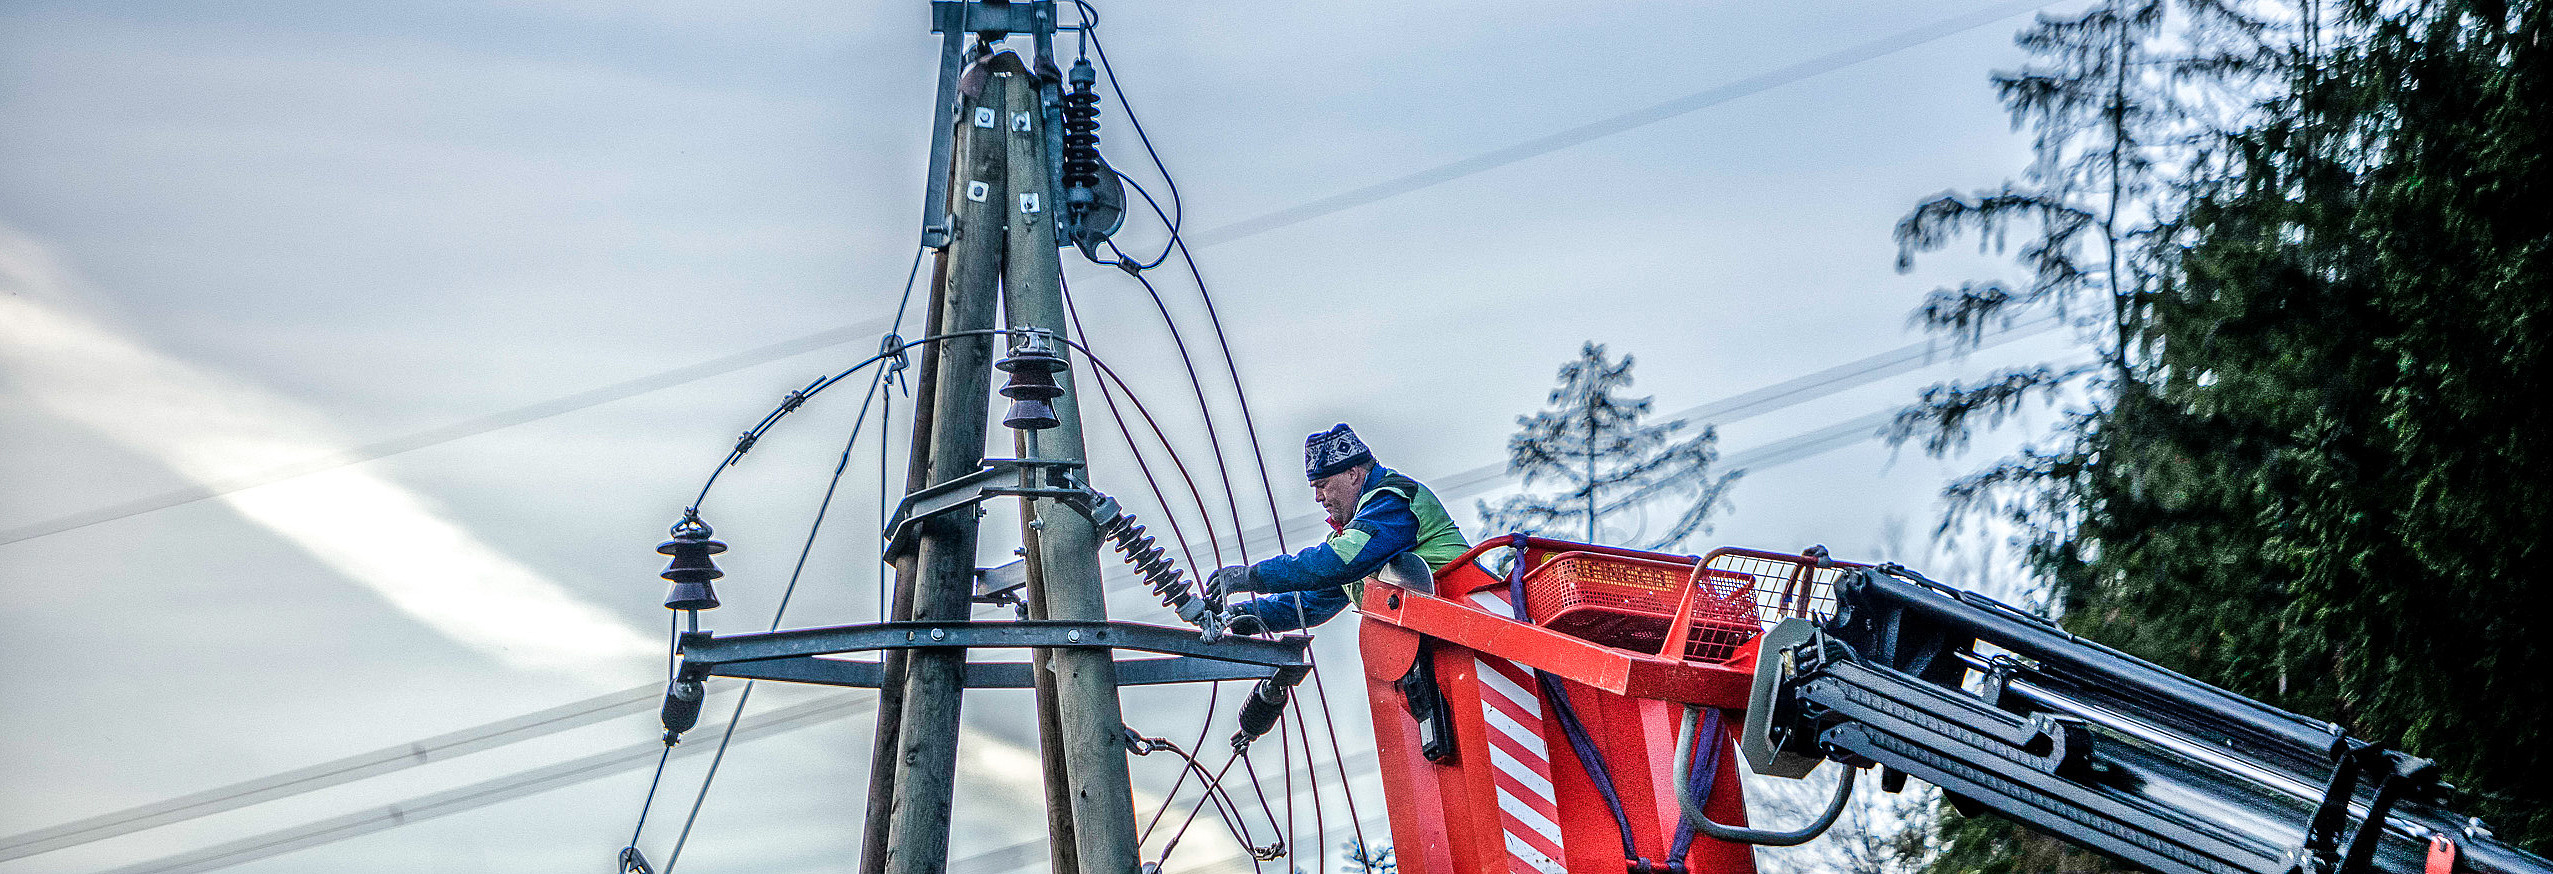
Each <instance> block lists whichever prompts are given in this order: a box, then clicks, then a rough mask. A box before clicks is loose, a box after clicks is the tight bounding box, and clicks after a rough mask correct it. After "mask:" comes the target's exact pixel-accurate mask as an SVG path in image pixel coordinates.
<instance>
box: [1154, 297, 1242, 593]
mask: <svg viewBox="0 0 2553 874" xmlns="http://www.w3.org/2000/svg"><path fill="white" fill-rule="evenodd" d="M1134 277H1135V281H1136V282H1138V283H1142V285H1143V287H1144V294H1146V295H1149V296H1151V298H1152V306H1153V309H1155V310H1158V311H1159V312H1160V313H1161V323H1162V324H1163V325H1165V326H1167V327H1168V328H1169V329H1170V345H1171V347H1172V348H1173V349H1175V350H1177V351H1178V353H1179V365H1180V366H1181V367H1183V368H1185V369H1186V370H1187V372H1188V387H1189V388H1190V389H1192V390H1193V391H1195V392H1196V396H1197V418H1198V419H1200V420H1202V421H1204V422H1205V426H1206V445H1207V446H1208V447H1210V448H1212V449H1213V450H1214V471H1215V479H1216V480H1218V481H1220V482H1221V483H1222V484H1223V505H1224V508H1225V510H1226V511H1228V512H1230V513H1231V514H1232V530H1233V532H1234V533H1236V534H1237V533H1239V532H1240V531H1241V501H1240V499H1238V498H1235V497H1233V492H1232V467H1231V465H1230V464H1228V463H1227V462H1226V461H1225V460H1224V456H1223V437H1222V434H1221V433H1220V432H1219V431H1218V430H1217V429H1216V428H1215V425H1214V404H1213V403H1211V402H1209V401H1207V400H1206V382H1205V379H1204V378H1203V377H1201V376H1199V375H1198V373H1197V360H1196V358H1195V357H1194V356H1191V355H1189V354H1188V340H1187V338H1186V337H1185V336H1183V332H1181V331H1180V330H1179V320H1178V319H1176V318H1173V317H1172V316H1171V315H1170V304H1169V303H1168V302H1167V301H1164V300H1162V299H1161V292H1160V291H1158V290H1156V289H1154V288H1153V287H1152V280H1149V279H1145V278H1144V277H1143V274H1140V273H1137V274H1134ZM1213 549H1214V563H1215V565H1216V566H1217V567H1220V566H1222V565H1223V563H1224V562H1223V545H1222V544H1221V543H1219V542H1218V543H1216V544H1214V545H1213ZM1201 570H1202V569H1201Z"/></svg>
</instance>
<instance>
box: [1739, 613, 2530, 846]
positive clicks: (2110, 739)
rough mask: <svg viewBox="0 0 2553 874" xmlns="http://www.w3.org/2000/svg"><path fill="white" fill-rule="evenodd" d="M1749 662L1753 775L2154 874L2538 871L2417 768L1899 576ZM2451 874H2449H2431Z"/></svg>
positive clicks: (1769, 640) (2304, 721)
mask: <svg viewBox="0 0 2553 874" xmlns="http://www.w3.org/2000/svg"><path fill="white" fill-rule="evenodd" d="M1835 603H1836V608H1835V612H1834V613H1833V615H1832V616H1831V617H1828V618H1825V619H1824V620H1822V621H1817V622H1813V623H1812V622H1810V621H1807V620H1790V621H1787V622H1785V623H1784V625H1783V626H1782V627H1777V628H1776V629H1774V631H1773V632H1771V633H1770V634H1768V635H1767V636H1766V638H1765V639H1764V640H1763V641H1762V642H1761V643H1760V646H1762V647H1763V649H1764V654H1763V657H1762V658H1761V659H1760V661H1759V663H1758V672H1757V687H1758V693H1757V696H1756V699H1755V702H1754V703H1755V705H1756V706H1755V707H1754V708H1753V709H1751V710H1750V711H1749V712H1748V714H1747V720H1746V731H1745V743H1744V746H1745V747H1746V753H1747V757H1748V759H1749V761H1750V764H1751V765H1752V766H1753V767H1754V768H1755V769H1756V770H1757V771H1758V772H1760V773H1768V774H1775V775H1781V776H1799V775H1800V774H1802V773H1805V771H1806V770H1807V768H1808V767H1811V766H1814V765H1815V764H1816V763H1817V762H1818V761H1835V762H1838V763H1840V764H1843V765H1846V766H1848V767H1853V768H1869V767H1873V766H1877V767H1879V768H1881V769H1882V775H1883V778H1884V779H1883V782H1884V783H1886V784H1888V785H1890V786H1891V788H1894V787H1895V786H1896V785H1899V784H1902V782H1903V780H1904V778H1905V777H1906V776H1910V775H1911V776H1913V777H1916V778H1919V779H1922V780H1924V781H1926V782H1930V783H1932V784H1934V785H1937V786H1940V787H1941V788H1942V789H1943V790H1945V791H1946V792H1948V793H1950V795H1951V800H1952V802H1953V804H1954V805H1956V806H1958V807H1959V808H1960V809H1961V810H1962V811H1963V812H1969V813H1974V812H1976V811H1978V810H1992V811H1994V812H1996V813H1999V814H2002V815H2003V816H2005V817H2008V818H2011V819H2013V820H2016V821H2019V822H2022V823H2024V824H2026V825H2029V826H2030V827H2032V828H2035V829H2038V830H2040V831H2043V832H2046V833H2048V834H2051V835H2054V836H2056V837H2059V838H2063V839H2065V840H2068V841H2071V842H2074V843H2076V844H2079V845H2082V846H2084V847H2086V848H2089V849H2092V850H2095V851H2098V852H2100V853H2103V854H2106V855H2109V856H2112V857H2115V858H2118V859H2120V860H2123V861H2126V862H2129V863H2131V864H2135V865H2138V866H2140V867H2144V868H2147V869H2150V870H2153V871H2158V872H2166V874H2182V872H2189V874H2202V872H2204V874H2219V872H2228V874H2230V872H2257V874H2286V872H2307V874H2321V872H2359V871H2381V872H2423V871H2445V870H2453V871H2470V872H2494V874H2496V872H2509V874H2516V872H2553V864H2548V863H2547V862H2546V861H2545V860H2544V859H2542V858H2540V857H2537V856H2534V855H2532V854H2529V853H2526V852H2524V851H2522V850H2518V849H2516V848H2514V847H2511V846H2509V845H2507V844H2504V843H2501V842H2499V841H2497V840H2495V839H2493V838H2492V837H2491V834H2490V832H2489V831H2488V830H2487V829H2485V828H2484V827H2483V826H2482V825H2481V823H2480V822H2479V821H2478V820H2473V819H2469V818H2467V817H2463V816H2459V815H2456V814H2455V813H2454V812H2452V811H2451V810H2449V809H2448V808H2447V807H2445V806H2444V805H2445V803H2446V801H2447V800H2448V797H2449V796H2450V794H2451V792H2452V790H2451V788H2450V787H2447V786H2445V785H2444V784H2441V783H2439V782H2438V781H2437V779H2436V774H2437V767H2436V765H2435V764H2433V763H2431V762H2428V761H2426V760H2423V759H2418V758H2414V757H2412V756H2409V755H2406V754H2403V753H2400V752H2395V751H2390V750H2384V749H2381V748H2378V747H2375V746H2374V745H2371V744H2368V743H2365V742H2363V741H2359V740H2356V739H2353V738H2350V737H2348V736H2347V735H2346V734H2344V733H2343V732H2342V730H2341V729H2340V727H2339V726H2336V725H2332V724H2330V723H2326V722H2319V721H2316V720H2312V719H2308V718H2305V717H2301V716H2297V715H2295V714H2292V713H2287V712H2285V711H2281V710H2278V709H2276V708H2272V707H2269V706H2268V705H2264V704H2261V703H2260V702H2257V701H2252V700H2250V699H2247V698H2243V697H2241V696H2239V695H2235V694H2233V693H2231V692H2227V691H2225V690H2223V689H2219V688H2216V687H2214V686H2210V685H2207V684H2205V683H2201V682H2198V681H2196V680H2192V679H2190V678H2188V677H2185V676H2182V675H2180V674H2176V673H2173V672H2171V671H2168V670H2164V669H2163V668H2161V667H2158V666H2156V665H2154V664H2152V663H2149V662H2146V661H2143V660H2140V659H2137V658H2135V657H2133V656H2129V655H2127V654H2125V653H2121V652H2119V651H2117V650H2114V649H2111V648H2109V647H2106V646H2102V645H2100V644H2097V643H2093V642H2090V641H2087V640H2083V639H2080V638H2077V637H2074V636H2072V635H2070V634H2067V633H2066V632H2064V631H2063V630H2061V629H2059V628H2057V627H2056V626H2054V625H2053V624H2051V623H2049V622H2048V621H2047V620H2045V619H2041V618H2039V617H2036V616H2033V615H2030V614H2028V613H2025V612H2023V611H2021V610H2018V609H2015V608H2013V607H2011V606H2008V605H2005V604H2001V603H1998V602H1996V601H1993V600H1991V599H1988V598H1984V597H1982V596H1979V595H1976V594H1974V593H1970V592H1963V591H1959V590H1956V589H1951V588H1949V587H1946V586H1942V585H1940V584H1937V583H1933V582H1932V581H1930V580H1926V579H1924V578H1923V577H1921V576H1920V575H1917V574H1915V573H1913V572H1910V571H1906V570H1904V569H1902V568H1896V567H1893V566H1888V567H1880V568H1862V569H1857V570H1856V571H1854V572H1853V573H1852V574H1850V575H1849V576H1847V577H1845V578H1844V579H1843V580H1842V581H1841V582H1840V584H1839V585H1837V586H1836V589H1835ZM2440 866H2444V867H2440Z"/></svg>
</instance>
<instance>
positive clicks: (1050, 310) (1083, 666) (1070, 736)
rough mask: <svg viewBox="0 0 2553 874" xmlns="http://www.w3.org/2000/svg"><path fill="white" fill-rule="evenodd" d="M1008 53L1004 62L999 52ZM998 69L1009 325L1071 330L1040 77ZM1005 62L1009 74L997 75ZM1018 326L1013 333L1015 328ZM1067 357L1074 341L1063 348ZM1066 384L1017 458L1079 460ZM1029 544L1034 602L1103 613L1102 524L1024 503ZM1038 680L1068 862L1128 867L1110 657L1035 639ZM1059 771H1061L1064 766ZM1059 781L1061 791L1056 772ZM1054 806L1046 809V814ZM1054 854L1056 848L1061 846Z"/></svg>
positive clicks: (1064, 615) (1074, 612)
mask: <svg viewBox="0 0 2553 874" xmlns="http://www.w3.org/2000/svg"><path fill="white" fill-rule="evenodd" d="M1005 61H1007V62H1008V63H1007V64H1005V63H1003V62H1005ZM994 62H995V64H994V70H995V71H996V72H995V76H996V77H997V79H998V80H999V81H1001V82H1003V83H1004V89H1003V90H1004V93H1005V95H1006V98H1005V100H1006V105H1007V106H1010V107H1014V108H1013V109H1012V110H1011V111H1010V113H1009V114H1008V115H1007V116H1005V119H1006V122H1007V123H1006V124H1005V125H1004V126H1005V127H1006V128H1007V129H1008V130H1009V132H1010V148H1009V155H1010V166H1011V171H1012V172H1011V174H1010V177H1009V178H1010V201H1011V202H1010V205H1009V209H1010V245H1009V250H1010V251H1009V258H1008V260H1007V262H1006V263H1005V265H1004V270H1003V272H1002V305H1003V310H1004V313H1005V317H1006V319H1007V320H1008V322H1009V325H1010V327H1011V328H1012V329H1013V330H1022V331H1024V330H1043V331H1046V332H1048V333H1051V334H1053V335H1054V336H1056V337H1065V336H1069V335H1068V332H1067V331H1066V330H1065V329H1066V323H1065V322H1066V320H1065V315H1064V293H1063V269H1064V267H1063V260H1062V257H1061V256H1060V254H1059V253H1058V251H1057V250H1056V243H1055V215H1056V212H1057V210H1058V209H1059V208H1060V207H1061V205H1062V198H1061V197H1060V196H1059V193H1058V192H1057V191H1055V190H1054V184H1055V183H1054V179H1053V177H1051V176H1049V175H1048V174H1047V173H1046V172H1045V169H1046V167H1047V166H1048V160H1047V148H1048V143H1049V142H1050V141H1052V138H1050V137H1049V136H1047V130H1046V128H1047V125H1048V123H1049V120H1050V119H1049V117H1048V116H1047V114H1046V113H1044V112H1042V111H1038V109H1039V107H1038V99H1037V92H1038V89H1037V84H1036V81H1035V78H1034V77H1033V76H1030V75H1029V74H1028V71H1027V70H1026V69H1025V68H1023V67H1021V66H1020V64H1019V59H1018V57H1017V56H1014V55H1010V54H1007V53H1005V54H1002V55H1000V56H997V57H996V58H994ZM1005 72H1007V73H1009V74H1010V75H1007V76H1004V73H1005ZM1014 336H1015V337H1016V336H1018V335H1014ZM1057 351H1058V352H1059V353H1062V354H1065V355H1067V356H1068V357H1069V355H1070V350H1069V349H1068V348H1067V349H1059V350H1057ZM1055 382H1056V384H1057V385H1058V386H1060V387H1062V388H1063V389H1064V394H1063V396H1061V397H1058V398H1056V399H1055V400H1054V405H1055V419H1056V421H1057V422H1058V424H1057V425H1056V426H1055V427H1053V428H1048V429H1045V430H1042V431H1031V430H1022V431H1019V432H1018V437H1017V444H1018V449H1019V455H1020V457H1022V458H1044V459H1051V460H1055V461H1064V462H1075V463H1078V462H1082V461H1084V460H1085V455H1084V452H1085V450H1084V446H1083V443H1082V423H1081V411H1080V403H1079V396H1078V394H1077V393H1076V392H1075V391H1074V388H1075V386H1074V385H1073V372H1072V371H1071V370H1065V371H1062V372H1059V373H1057V374H1055ZM1020 515H1021V517H1022V518H1023V520H1024V521H1023V529H1022V532H1021V533H1022V536H1023V538H1024V540H1025V542H1026V543H1027V546H1028V552H1029V556H1030V562H1029V576H1028V580H1029V584H1028V591H1029V598H1030V603H1031V604H1033V605H1039V606H1042V608H1043V609H1042V610H1038V609H1036V608H1035V607H1032V612H1042V613H1043V614H1044V618H1049V619H1058V620H1068V621H1074V620H1078V621H1092V622H1096V621H1103V620H1106V619H1107V618H1108V605H1107V601H1106V598H1105V596H1104V592H1103V591H1102V589H1101V588H1100V576H1099V535H1098V534H1097V532H1095V531H1094V530H1093V529H1092V525H1091V520H1090V517H1089V516H1086V515H1083V513H1082V511H1080V510H1076V509H1074V508H1072V507H1069V506H1066V505H1065V504H1064V503H1062V502H1060V501H1057V500H1054V499H1052V498H1040V499H1036V500H1033V501H1031V502H1029V506H1027V507H1025V508H1023V511H1022V512H1021V514H1020ZM1040 652H1041V653H1042V654H1043V658H1042V659H1041V661H1042V662H1043V665H1042V666H1041V669H1040V673H1041V674H1044V675H1046V676H1042V677H1040V683H1039V686H1038V696H1039V702H1038V703H1039V708H1038V709H1039V711H1040V716H1041V720H1040V721H1041V723H1046V722H1048V719H1047V717H1050V716H1051V720H1052V723H1053V724H1052V725H1046V726H1041V728H1042V730H1045V731H1052V730H1054V729H1056V728H1060V729H1061V731H1062V737H1061V738H1059V739H1058V738H1049V742H1048V743H1046V744H1045V745H1044V746H1045V749H1046V750H1047V751H1048V752H1049V754H1050V756H1051V754H1052V753H1053V752H1054V751H1056V750H1060V751H1061V753H1062V759H1063V761H1062V762H1061V765H1062V767H1061V768H1060V769H1059V768H1057V767H1056V764H1057V763H1055V762H1053V761H1049V762H1048V763H1047V767H1046V772H1047V798H1048V803H1049V804H1052V803H1054V801H1055V800H1056V797H1057V796H1058V795H1062V796H1065V797H1066V799H1067V801H1068V803H1069V804H1070V806H1071V812H1072V817H1071V825H1072V831H1071V833H1070V834H1069V835H1064V834H1059V835H1056V836H1055V837H1056V839H1057V842H1058V843H1070V844H1071V845H1072V846H1073V847H1074V857H1073V864H1074V865H1075V867H1074V868H1060V867H1059V868H1057V869H1056V870H1057V871H1058V872H1062V871H1067V870H1078V871H1080V872H1083V874H1134V871H1135V869H1136V865H1137V859H1136V852H1137V851H1136V847H1135V818H1134V817H1135V809H1134V792H1133V789H1132V787H1131V785H1130V783H1129V779H1128V776H1127V773H1126V741H1125V734H1124V732H1125V720H1124V716H1123V714H1122V713H1121V712H1120V711H1119V709H1118V701H1117V663H1116V661H1115V660H1114V657H1113V656H1112V655H1111V652H1110V650H1108V649H1105V648H1061V649H1052V650H1041V651H1040ZM1059 771H1060V773H1059ZM1058 777H1061V778H1062V779H1063V786H1062V787H1060V788H1062V789H1063V790H1064V791H1060V792H1059V791H1058V789H1059V787H1058V786H1057V785H1056V781H1057V778H1058ZM1053 813H1054V812H1053V811H1051V810H1050V811H1049V812H1048V814H1049V818H1050V819H1052V818H1053ZM1057 856H1058V857H1059V859H1060V857H1061V853H1060V852H1059V853H1057Z"/></svg>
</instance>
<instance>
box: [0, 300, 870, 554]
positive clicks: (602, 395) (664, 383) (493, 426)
mask: <svg viewBox="0 0 2553 874" xmlns="http://www.w3.org/2000/svg"><path fill="white" fill-rule="evenodd" d="M887 324H888V320H887V319H883V318H879V319H870V320H868V321H864V322H860V323H858V324H853V325H847V326H844V327H839V328H833V329H829V330H824V331H817V332H815V333H813V334H808V335H806V336H804V337H799V338H797V339H794V340H784V341H781V342H778V343H773V344H771V345H768V346H760V347H756V348H752V349H747V350H745V351H742V352H737V353H733V354H729V355H721V356H719V357H716V358H712V359H709V360H707V361H703V362H700V363H698V364H692V365H688V366H684V367H677V368H674V369H672V370H667V371H663V372H661V373H654V374H650V375H647V376H642V377H639V378H637V379H630V380H623V381H621V382H616V383H613V384H611V385H607V386H603V387H601V388H595V389H588V390H586V391H581V392H577V393H575V394H572V395H567V396H564V397H557V398H551V399H549V400H546V401H542V402H540V403H536V404H530V405H527V406H521V407H516V408H514V409H511V410H506V411H504V412H500V413H490V414H488V415H485V416H480V417H477V418H474V419H465V420H462V421H459V422H454V423H452V424H449V425H444V426H441V427H436V428H428V429H426V430H423V431H418V432H416V433H413V434H407V435H403V436H399V437H393V438H390V439H388V440H383V441H380V442H378V443H367V444H364V445H362V446H357V447H354V448H351V449H347V450H345V451H343V452H337V453H331V454H328V455H321V456H316V457H312V458H307V459H303V460H301V461H297V462H294V463H292V464H287V465H283V466H280V467H273V468H268V469H266V470H262V471H258V472H256V473H252V474H246V475H243V476H236V477H231V478H228V479H224V480H221V481H219V482H212V483H206V484H203V485H198V486H191V487H188V488H183V489H172V490H169V491H165V492H161V493H159V494H156V495H151V496H148V497H142V498H135V499H133V500H130V501H123V502H119V503H115V504H109V505H107V506H104V507H99V508H96V509H93V510H83V511H81V512H78V513H72V514H70V515H67V516H58V517H55V518H52V519H46V520H44V521H41V522H34V523H30V524H27V525H21V526H18V527H15V528H8V529H0V546H7V545H9V544H12V543H16V542H19V541H21V540H33V539H35V538H38V537H43V536H46V535H49V534H60V533H62V532H65V531H72V530H76V529H80V528H86V527H89V526H91V525H97V524H101V523H105V522H113V521H115V520H118V519H125V518H130V517H133V516H139V515H141V514H144V513H149V512H152V511H155V510H165V509H168V508H170V507H175V506H179V505H182V504H191V503H194V502H196V501H201V500H204V499H205V498H217V497H220V496H223V495H227V494H230V493H232V492H236V491H240V490H243V489H252V488H256V487H258V486H262V485H266V484H269V483H275V482H281V481H283V480H288V479H292V478H294V477H299V476H307V475H309V474H314V473H318V472H320V471H324V470H334V469H336V468H340V467H345V466H347V465H352V464H361V463H364V462H367V461H376V460H379V459H383V458H388V457H390V456H393V455H398V454H401V453H405V452H413V451H416V450H419V449H424V448H426V447H428V446H434V445H437V444H442V443H450V442H452V441H454V440H460V439H462V438H465V437H476V436H478V435H480V434H485V433H487V432H490V431H495V430H498V429H501V428H511V427H514V426H516V425H524V424H529V423H532V422H537V421H540V420H542V419H547V418H550V417H553V416H558V415H563V414H566V413H572V412H576V411H578V410H582V409H586V408H588V407H595V406H600V405H603V404H607V403H611V402H613V401H617V400H622V399H625V398H631V397H636V396H638V395H642V394H646V393H648V392H653V391H660V390H663V389H668V388H673V387H674V386H678V385H682V384H684V383H689V382H697V381H700V380H703V379H708V378H709V377H713V376H719V375H722V374H727V373H733V372H735V371H738V370H743V369H745V368H747V367H752V366H754V365H757V364H767V363H770V362H773V361H778V360H780V359H783V358H788V357H790V356H793V355H799V354H802V353H806V352H813V351H815V350H818V349H823V348H825V347H828V346H838V345H841V344H843V343H848V342H850V341H852V340H861V339H867V338H871V337H875V336H877V334H878V332H879V331H881V330H884V329H885V328H886V326H887Z"/></svg>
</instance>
